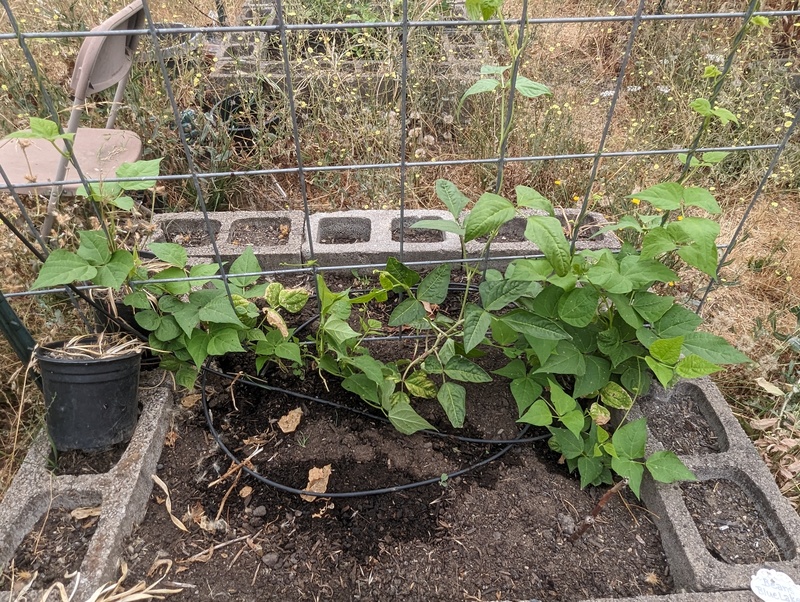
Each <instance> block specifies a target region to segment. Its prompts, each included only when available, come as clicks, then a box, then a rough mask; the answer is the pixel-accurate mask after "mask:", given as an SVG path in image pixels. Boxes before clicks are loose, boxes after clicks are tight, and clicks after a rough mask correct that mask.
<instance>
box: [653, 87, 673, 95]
mask: <svg viewBox="0 0 800 602" xmlns="http://www.w3.org/2000/svg"><path fill="white" fill-rule="evenodd" d="M656 90H658V91H659V92H661V93H662V94H669V93H670V92H672V88H670V87H669V86H656Z"/></svg>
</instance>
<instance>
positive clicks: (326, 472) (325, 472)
mask: <svg viewBox="0 0 800 602" xmlns="http://www.w3.org/2000/svg"><path fill="white" fill-rule="evenodd" d="M330 476H331V465H330V464H326V465H325V466H323V467H322V468H317V467H316V466H315V467H314V468H312V469H310V470H309V471H308V485H306V491H314V492H316V493H325V492H326V491H327V490H328V479H329V478H330ZM300 497H301V498H302V499H303V500H305V501H306V502H313V501H314V500H315V499H317V497H316V496H315V495H301V496H300Z"/></svg>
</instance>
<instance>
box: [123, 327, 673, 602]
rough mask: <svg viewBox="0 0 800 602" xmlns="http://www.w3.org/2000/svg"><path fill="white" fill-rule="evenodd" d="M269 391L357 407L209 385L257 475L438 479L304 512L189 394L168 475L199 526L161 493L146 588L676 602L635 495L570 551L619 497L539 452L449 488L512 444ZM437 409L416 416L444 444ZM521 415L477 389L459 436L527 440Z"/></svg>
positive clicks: (308, 504) (344, 488) (230, 595)
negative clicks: (394, 423)
mask: <svg viewBox="0 0 800 602" xmlns="http://www.w3.org/2000/svg"><path fill="white" fill-rule="evenodd" d="M382 344H384V345H388V343H382ZM396 345H397V346H398V350H399V352H400V353H406V354H409V353H411V352H412V351H413V347H412V345H413V344H412V343H408V342H405V343H397V344H396ZM224 367H225V368H226V369H228V370H232V371H234V372H235V371H236V370H238V369H239V368H245V366H242V365H227V366H224ZM484 367H487V368H489V369H491V368H493V367H494V366H493V365H492V362H491V361H489V362H488V365H487V363H484ZM250 373H251V374H252V372H250ZM270 383H271V385H273V386H275V387H279V388H286V389H288V388H290V387H291V388H292V389H293V390H295V391H297V392H299V393H302V394H304V395H307V396H309V397H317V396H318V397H324V398H325V399H327V400H331V401H335V402H337V403H340V404H342V405H343V406H346V407H328V406H324V405H322V404H320V403H318V402H315V401H311V400H310V399H298V398H297V397H292V396H290V395H286V394H285V393H280V392H275V391H267V390H264V389H259V388H256V387H253V386H249V385H244V384H242V382H241V379H240V380H238V381H237V382H236V384H235V385H234V386H233V387H231V386H230V381H229V380H226V379H222V378H216V377H213V378H209V380H208V382H207V383H206V391H207V395H208V404H209V406H210V409H211V412H212V416H213V420H214V426H215V428H216V429H218V430H219V432H220V433H221V440H222V442H223V443H224V444H225V445H226V446H227V447H228V448H229V449H230V450H232V451H233V452H234V453H235V455H236V456H237V458H238V459H239V461H242V460H245V458H250V459H249V460H247V462H245V465H246V466H248V467H251V468H252V469H253V470H255V471H257V472H258V473H259V474H261V475H264V476H265V477H267V478H269V479H272V480H274V481H277V482H279V483H281V484H283V485H286V486H289V487H293V488H296V489H304V488H306V485H307V482H308V476H309V470H310V469H312V468H320V469H322V468H325V467H326V466H328V465H329V466H330V469H331V472H330V479H329V482H328V486H327V491H328V492H340V493H341V492H358V491H363V490H371V489H379V488H385V487H392V486H395V485H402V484H406V483H412V482H415V481H421V480H426V479H431V480H432V481H433V482H432V484H429V485H426V486H424V487H419V488H414V489H409V490H403V491H397V492H393V493H386V494H381V495H375V496H363V495H356V496H355V497H347V498H321V497H320V498H317V499H315V500H313V501H304V500H303V499H301V498H300V497H298V496H297V495H293V494H290V493H285V492H282V491H279V490H278V489H276V488H273V487H269V486H267V485H265V484H263V483H260V482H259V481H257V480H256V479H254V478H253V477H251V476H248V475H247V474H245V473H243V472H241V471H239V470H238V467H237V465H235V464H233V463H232V461H231V460H230V459H229V458H228V457H227V456H225V455H224V453H223V452H221V451H220V448H219V446H218V445H217V443H216V442H215V441H214V439H213V438H212V436H211V435H210V434H209V431H208V427H207V426H206V424H205V420H204V418H203V417H202V415H201V411H200V408H199V405H200V402H199V401H198V400H197V399H196V397H194V398H192V397H190V398H188V400H186V399H185V400H184V404H183V405H184V406H187V405H192V404H195V405H193V407H191V408H188V409H187V408H185V407H183V408H182V410H181V413H180V414H179V415H178V416H177V417H176V418H175V420H174V426H173V427H172V431H171V433H170V435H169V436H168V446H167V447H165V449H164V452H163V454H162V457H161V460H160V464H159V467H158V476H159V477H160V478H161V479H162V480H163V481H164V482H165V484H166V485H167V487H168V489H169V493H170V501H171V505H172V509H173V513H174V514H175V515H176V518H178V519H181V520H182V521H183V523H184V524H185V525H186V527H187V529H188V532H182V531H181V530H179V528H178V527H177V526H176V525H175V524H174V523H173V521H172V520H171V519H170V517H169V515H168V513H167V510H166V505H165V494H164V492H163V491H162V490H160V489H159V488H155V489H154V491H153V494H152V496H151V500H150V502H149V505H148V509H147V516H146V518H145V520H144V522H143V523H142V525H141V526H140V527H139V528H138V529H137V530H136V531H135V532H134V534H133V535H132V536H131V538H130V539H129V541H128V542H127V554H126V560H127V562H128V566H129V568H130V570H131V574H132V577H133V578H134V579H138V578H143V579H148V580H150V581H152V580H153V579H155V578H157V577H160V576H162V575H164V573H165V571H166V572H167V577H166V581H172V582H176V583H182V584H184V585H185V587H186V590H185V591H184V593H182V594H179V595H177V596H174V597H173V598H172V599H177V600H183V599H185V600H189V599H192V600H198V599H199V600H242V601H244V600H248V601H250V600H254V599H276V600H278V599H280V600H306V599H308V600H354V599H358V600H386V599H403V600H426V601H427V600H448V601H450V600H465V599H469V600H472V599H507V598H510V599H530V598H534V599H540V600H559V601H569V600H582V599H585V598H589V597H593V596H612V595H613V596H628V595H638V594H660V593H666V592H669V591H670V590H671V582H670V577H669V575H668V569H667V566H666V562H665V558H664V555H663V552H662V549H661V545H660V540H659V535H658V532H657V530H656V528H655V527H654V526H653V524H652V522H651V520H650V516H649V513H648V512H647V510H646V509H645V508H643V507H642V506H641V504H640V503H639V502H637V501H636V500H635V499H634V498H633V497H632V496H631V495H630V494H629V493H626V494H624V495H622V496H616V497H614V498H612V500H611V501H610V503H609V504H608V506H607V507H606V508H605V509H604V511H603V512H602V513H601V514H600V516H599V518H598V520H597V522H596V523H595V524H594V525H593V526H591V527H590V529H589V530H588V531H587V533H586V534H585V535H584V536H583V537H581V538H580V539H578V540H577V541H575V542H574V543H572V542H570V541H568V537H569V535H570V534H571V533H572V532H573V531H574V529H575V528H576V525H577V524H578V523H580V522H581V521H582V520H583V518H584V517H585V516H586V515H587V514H589V512H591V510H592V508H593V507H594V506H595V504H596V502H597V500H598V499H599V498H600V496H601V495H602V494H603V493H604V491H605V490H606V489H605V488H599V489H595V488H589V489H587V490H585V491H581V490H580V488H579V486H578V481H577V480H576V479H575V478H573V477H570V476H568V475H566V471H565V469H564V467H563V466H560V465H559V464H558V457H557V456H556V455H555V454H553V453H552V452H551V451H550V450H549V449H548V448H547V446H546V444H544V443H542V442H541V441H540V442H536V443H526V444H521V445H519V446H517V447H515V448H513V449H511V450H510V451H508V453H506V454H505V455H503V456H502V457H501V458H500V459H498V460H496V461H494V462H492V463H490V464H488V465H487V466H485V467H483V468H481V469H479V470H475V471H472V472H469V473H467V474H465V475H464V476H460V477H452V478H447V479H443V478H441V475H442V474H443V473H449V472H450V473H451V472H454V471H457V470H460V469H462V468H465V467H467V466H470V465H472V464H476V463H478V462H480V461H482V460H485V459H486V458H488V457H489V456H491V455H493V454H495V453H496V452H498V451H500V450H502V449H503V448H504V447H505V446H500V445H486V444H480V445H479V444H471V443H467V442H464V441H461V440H458V439H455V438H452V437H434V436H426V435H422V434H417V435H414V436H411V437H406V436H403V435H400V434H398V433H396V432H395V431H394V429H393V428H392V427H391V426H389V425H386V424H384V423H382V422H380V421H379V420H376V419H372V418H367V417H363V416H359V415H356V414H353V413H352V412H350V411H349V410H348V409H347V408H348V407H351V406H353V407H357V408H358V409H362V410H363V409H368V408H366V406H363V404H358V405H357V406H355V405H354V401H353V399H352V397H351V395H350V394H349V393H347V392H345V391H343V390H341V389H340V388H339V387H338V386H337V385H336V383H335V382H334V381H333V379H330V378H329V379H328V385H329V387H330V391H329V392H327V391H326V390H325V385H324V383H323V382H322V381H321V380H320V379H319V378H318V377H317V376H316V375H307V376H306V378H305V380H303V381H297V379H295V378H294V377H289V376H282V375H280V374H274V375H272V377H271V378H270ZM435 405H436V402H432V403H428V404H427V405H426V404H425V403H422V404H419V405H418V406H417V407H418V409H419V411H420V413H421V414H423V416H424V417H425V418H426V419H428V420H429V421H430V422H432V423H433V424H434V425H436V426H437V427H439V428H440V429H441V430H442V431H443V432H445V431H446V426H445V420H443V415H442V413H441V412H440V411H437V409H436V407H435ZM297 408H299V409H300V410H301V411H302V417H301V421H300V424H299V425H298V427H297V429H296V430H295V431H294V432H291V433H283V432H282V431H281V429H280V428H279V427H278V424H277V422H278V420H279V419H280V418H282V417H283V416H285V415H286V414H288V413H289V412H290V411H291V410H295V409H297ZM515 412H516V407H515V403H514V400H513V398H511V396H510V394H508V393H507V392H506V388H505V387H502V386H499V385H497V384H482V385H475V386H471V387H470V394H469V399H468V411H467V417H468V418H467V424H466V425H465V427H464V429H463V431H464V432H463V433H459V434H460V435H463V436H467V437H472V438H483V439H486V438H492V439H502V440H506V439H511V438H514V437H516V436H518V435H519V431H518V429H517V425H516V424H515V422H514V420H513V417H514V414H515ZM538 434H540V433H532V432H528V433H526V434H525V436H528V437H530V436H533V435H538ZM232 466H233V469H232V470H231V468H232ZM148 573H149V576H148ZM186 584H191V585H186Z"/></svg>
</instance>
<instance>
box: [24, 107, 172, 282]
mask: <svg viewBox="0 0 800 602" xmlns="http://www.w3.org/2000/svg"><path fill="white" fill-rule="evenodd" d="M17 134H24V135H25V136H20V137H26V138H42V139H46V140H50V141H53V140H57V139H59V138H64V137H68V136H69V135H68V134H63V135H59V134H58V126H57V125H56V124H55V123H53V122H52V121H48V120H46V119H37V118H34V117H32V118H31V130H27V131H24V132H17ZM12 137H13V136H12ZM160 161H161V159H154V160H152V161H136V162H135V163H123V164H122V165H120V166H119V168H118V169H117V173H116V175H117V177H118V178H128V177H150V178H153V179H151V180H144V181H130V182H128V181H125V182H107V183H106V182H100V183H98V184H91V185H90V191H89V193H87V192H86V190H85V188H84V187H83V186H81V187H79V188H78V190H77V192H76V194H77V195H78V196H84V197H87V198H88V199H89V200H90V201H92V202H94V203H95V204H96V206H97V209H98V214H99V215H100V217H101V226H102V230H82V231H80V232H78V235H79V237H80V245H79V247H78V248H77V249H76V250H75V251H71V250H68V249H57V250H55V251H53V252H52V253H50V255H49V256H48V257H47V259H46V260H45V262H44V264H43V265H42V268H41V270H40V271H39V275H38V277H37V278H36V281H35V282H34V283H33V288H35V289H36V288H47V287H55V286H63V285H65V284H71V283H78V282H86V281H88V282H91V283H92V284H95V285H97V286H104V287H109V288H112V289H114V290H115V291H119V290H120V289H121V288H122V287H123V285H124V284H125V283H127V281H128V279H129V278H130V277H131V276H133V275H134V273H135V270H134V266H135V265H136V263H137V262H138V256H137V253H136V250H135V249H133V250H130V249H121V248H118V246H117V239H116V236H115V233H116V225H117V222H118V220H119V216H118V211H119V210H123V211H125V212H127V211H130V210H131V209H133V199H131V198H130V197H129V196H127V195H126V194H125V191H127V190H146V189H148V188H152V187H153V186H155V184H156V178H157V176H158V172H159V164H160Z"/></svg>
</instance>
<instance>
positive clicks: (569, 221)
mask: <svg viewBox="0 0 800 602" xmlns="http://www.w3.org/2000/svg"><path fill="white" fill-rule="evenodd" d="M556 217H557V218H558V219H559V221H560V222H561V226H562V227H563V228H564V230H565V231H566V233H567V236H571V235H572V231H573V228H574V227H575V220H576V219H577V217H578V214H577V213H575V215H564V213H560V212H559V210H558V209H556ZM599 229H600V228H599V227H598V226H597V219H596V218H595V217H594V216H593V215H585V216H584V218H583V221H582V222H581V226H580V229H579V230H578V240H588V239H589V238H591V237H592V236H593V235H594V234H596V233H597V231H598V230H599Z"/></svg>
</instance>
